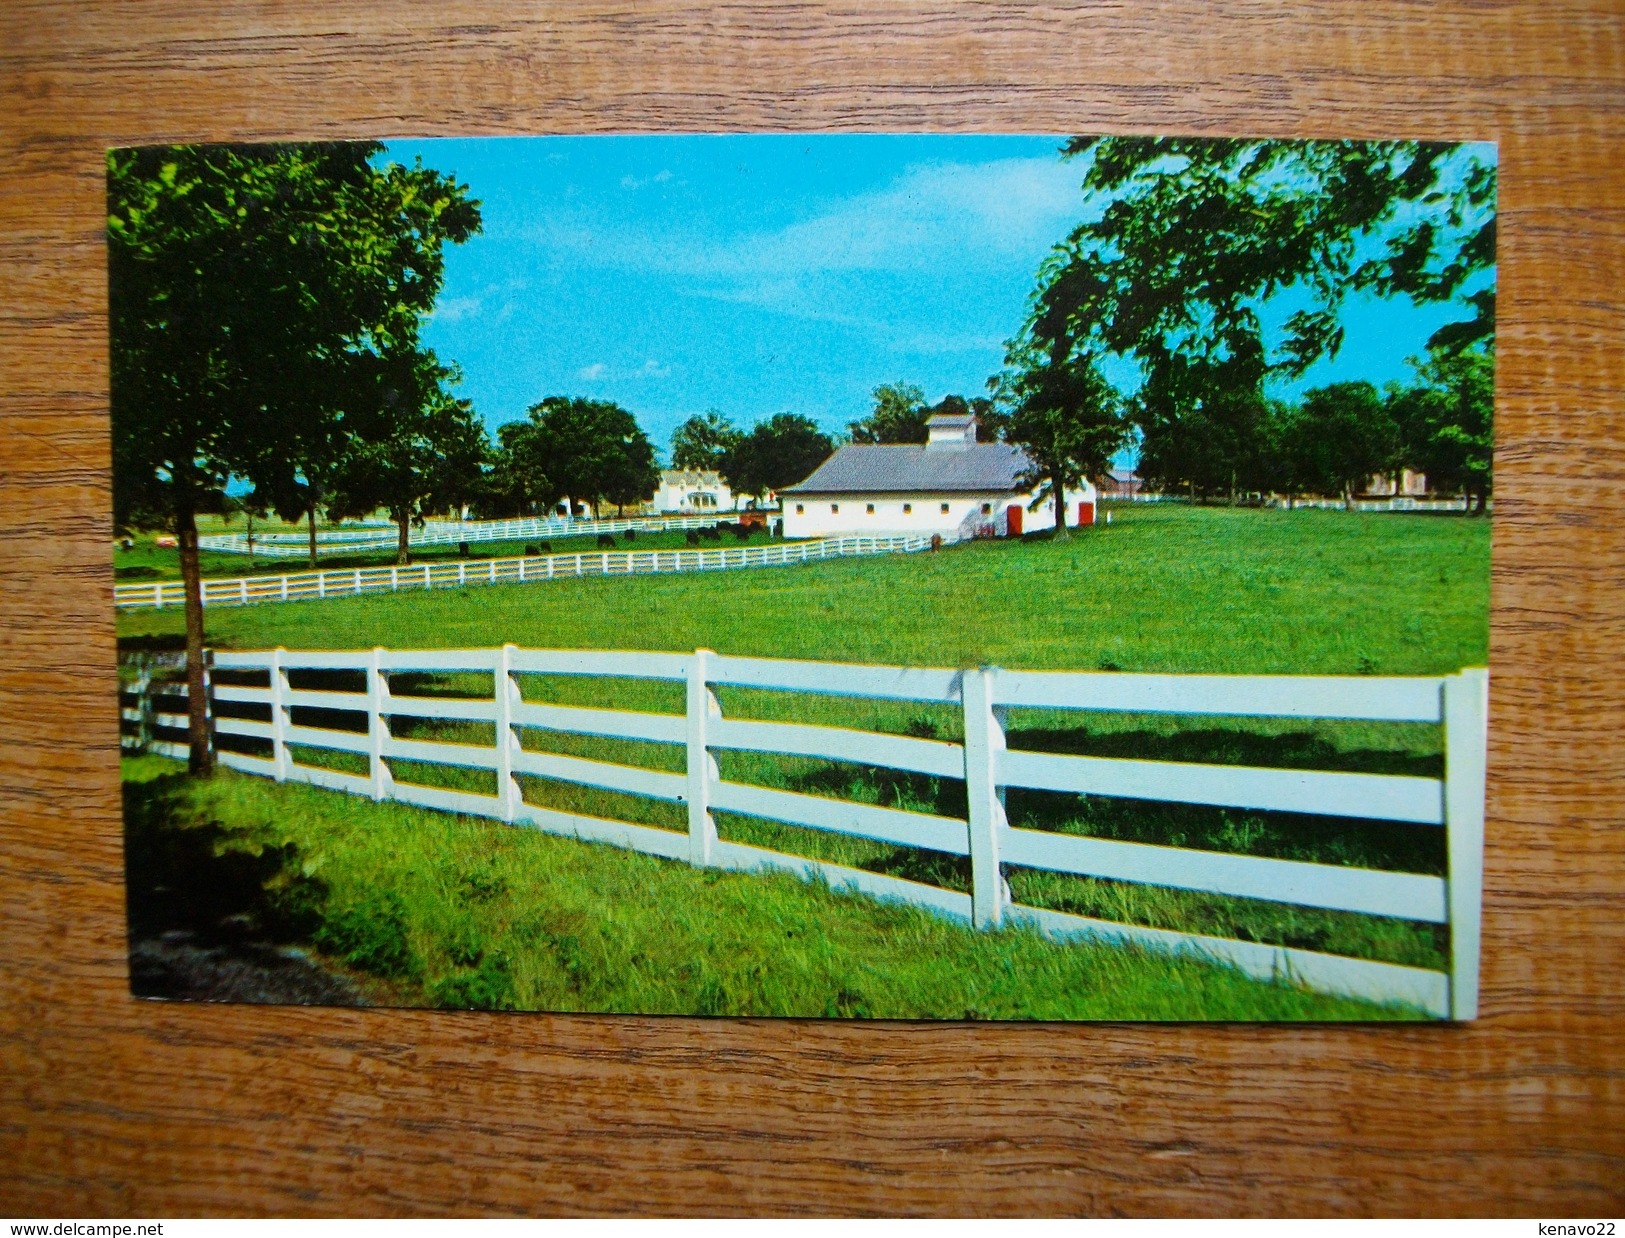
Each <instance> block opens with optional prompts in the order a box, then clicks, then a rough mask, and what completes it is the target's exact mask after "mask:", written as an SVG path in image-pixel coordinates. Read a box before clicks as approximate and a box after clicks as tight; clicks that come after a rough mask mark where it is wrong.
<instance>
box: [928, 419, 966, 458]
mask: <svg viewBox="0 0 1625 1238" xmlns="http://www.w3.org/2000/svg"><path fill="white" fill-rule="evenodd" d="M975 443H976V414H975V413H936V414H934V415H933V416H930V417H927V418H926V419H925V445H926V448H927V449H928V450H930V451H954V450H956V449H957V450H960V451H963V450H964V449H965V448H967V447H971V446H973V445H974V444H975Z"/></svg>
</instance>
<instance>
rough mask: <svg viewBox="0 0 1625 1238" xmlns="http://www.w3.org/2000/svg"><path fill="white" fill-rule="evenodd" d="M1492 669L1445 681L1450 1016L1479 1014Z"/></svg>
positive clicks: (1478, 669)
mask: <svg viewBox="0 0 1625 1238" xmlns="http://www.w3.org/2000/svg"><path fill="white" fill-rule="evenodd" d="M1488 726H1489V672H1488V671H1486V670H1484V669H1482V668H1477V667H1475V668H1471V669H1468V670H1464V671H1462V672H1461V673H1460V674H1459V675H1450V676H1448V677H1446V679H1445V681H1444V743H1445V749H1444V820H1445V848H1446V850H1447V853H1448V860H1447V864H1448V868H1447V872H1448V874H1449V875H1448V877H1447V881H1448V886H1447V889H1448V892H1449V898H1450V1017H1451V1018H1452V1019H1472V1018H1476V1017H1477V1016H1478V952H1479V932H1480V922H1481V918H1482V904H1483V897H1484V776H1485V771H1486V765H1487V759H1486V751H1485V749H1486V745H1487V743H1488V738H1489V736H1488Z"/></svg>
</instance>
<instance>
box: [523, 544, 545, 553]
mask: <svg viewBox="0 0 1625 1238" xmlns="http://www.w3.org/2000/svg"><path fill="white" fill-rule="evenodd" d="M525 553H526V554H528V555H539V554H541V553H542V552H541V551H540V550H539V549H538V548H537V547H535V546H526V547H525Z"/></svg>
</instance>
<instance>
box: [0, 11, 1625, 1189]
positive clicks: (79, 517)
mask: <svg viewBox="0 0 1625 1238" xmlns="http://www.w3.org/2000/svg"><path fill="white" fill-rule="evenodd" d="M1622 80H1625V38H1622V23H1621V15H1620V11H1619V9H1618V6H1617V5H1615V4H1611V3H1606V2H1599V3H1592V4H1586V3H1544V4H1527V5H1514V4H1497V3H1473V2H1469V0H1454V2H1448V3H1428V4H1423V3H1414V4H1413V3H1400V2H1397V0H1363V2H1362V3H1360V4H1357V5H1349V4H1342V3H1299V4H1293V5H1291V6H1285V5H1271V4H1265V3H1261V2H1258V0H1246V2H1243V0H1226V2H1221V3H1205V2H1198V0H1192V2H1190V3H1184V4H1175V3H1154V2H1152V3H1097V4H1085V5H1065V4H1060V3H1046V4H1031V5H1027V4H985V5H968V4H967V5H953V6H949V5H943V6H941V7H938V8H928V7H926V6H925V5H924V4H922V3H908V4H901V5H897V4H874V3H867V4H858V3H849V4H834V3H816V2H814V3H801V4H784V5H778V4H768V3H735V4H721V5H698V4H696V5H693V6H685V5H682V4H677V3H667V2H661V3H649V4H632V3H627V4H622V5H615V4H591V5H572V6H563V5H550V6H544V5H540V4H532V5H525V6H520V5H512V6H500V5H490V4H479V3H472V2H470V0H455V2H447V3H438V4H422V5H407V4H372V3H367V2H365V0H337V2H335V0H321V2H312V3H302V4H294V3H262V4H252V5H250V4H243V5H237V6H232V5H226V4H221V3H201V4H196V5H182V4H179V3H173V2H168V3H166V2H163V0H159V2H157V3H151V4H136V3H114V2H111V0H89V2H86V3H82V4H78V5H62V4H54V3H49V4H48V3H18V2H17V0H13V2H12V3H11V4H10V5H8V6H5V7H4V8H3V9H0V158H3V161H4V162H3V164H0V166H3V168H4V174H3V175H0V271H3V273H4V280H3V285H0V286H3V288H4V296H3V297H0V375H3V376H4V382H3V384H0V417H3V423H0V427H3V428H0V814H3V831H0V1166H3V1167H4V1168H3V1169H0V1212H9V1213H12V1214H14V1215H15V1214H25V1215H26V1214H28V1213H35V1214H38V1215H41V1216H45V1215H87V1214H103V1213H118V1214H128V1215H135V1214H146V1215H154V1214H169V1215H184V1214H193V1213H222V1212H250V1213H260V1212H271V1213H349V1212H358V1213H397V1212H429V1213H440V1212H457V1213H498V1214H502V1213H514V1214H526V1213H538V1212H548V1213H557V1212H571V1213H578V1212H579V1213H626V1212H667V1213H738V1212H775V1213H778V1212H784V1213H795V1212H876V1213H944V1212H947V1213H1017V1212H1036V1213H1094V1214H1121V1213H1262V1214H1270V1213H1294V1212H1299V1213H1302V1212H1308V1213H1317V1214H1318V1213H1334V1214H1343V1213H1348V1214H1367V1213H1394V1212H1400V1213H1424V1214H1428V1213H1441V1212H1442V1213H1492V1214H1494V1213H1537V1212H1538V1213H1543V1214H1548V1215H1550V1214H1570V1215H1572V1214H1585V1213H1592V1214H1597V1213H1604V1214H1605V1213H1608V1212H1614V1213H1617V1212H1619V1211H1620V1208H1621V1204H1622V1203H1625V1108H1622V1105H1621V1102H1622V1100H1625V1031H1622V1023H1621V1016H1622V1014H1625V1000H1622V991H1621V990H1622V983H1621V979H1620V975H1621V966H1622V964H1625V949H1622V946H1625V915H1622V914H1621V913H1622V893H1625V745H1622V743H1621V740H1620V736H1621V734H1622V733H1625V691H1622V689H1621V678H1620V673H1621V668H1620V663H1621V654H1622V651H1625V589H1622V584H1625V537H1622V535H1621V531H1620V530H1621V525H1622V518H1625V397H1622V391H1621V386H1622V384H1621V378H1622V369H1625V319H1622V292H1621V289H1622V287H1625V143H1622V141H1621V136H1620V135H1621V133H1622V132H1625V91H1622V85H1621V84H1622ZM693 129H702V130H785V129H813V130H854V129H868V130H892V131H897V130H921V129H925V130H942V131H945V130H984V131H1029V132H1033V131H1036V132H1075V131H1096V130H1102V131H1118V132H1190V133H1214V134H1218V133H1240V134H1248V135H1258V134H1272V135H1298V136H1310V135H1316V136H1363V137H1378V136H1397V135H1405V136H1416V137H1428V138H1481V139H1482V138H1490V139H1495V140H1497V141H1499V142H1500V143H1501V169H1502V179H1501V184H1502V205H1501V218H1502V228H1501V245H1502V249H1501V268H1500V279H1501V289H1502V292H1501V307H1502V327H1501V335H1500V376H1499V407H1498V453H1499V460H1498V479H1497V480H1498V487H1497V504H1498V510H1497V513H1496V517H1495V519H1496V532H1495V552H1494V554H1495V569H1494V570H1495V587H1494V599H1495V615H1494V631H1493V664H1494V685H1493V689H1492V695H1493V704H1492V737H1491V752H1490V756H1491V778H1490V822H1489V827H1488V833H1489V841H1488V849H1487V856H1486V887H1487V888H1486V896H1485V915H1484V933H1485V938H1484V977H1483V978H1484V989H1483V1017H1482V1018H1481V1019H1480V1020H1479V1021H1478V1022H1477V1023H1475V1024H1473V1025H1472V1026H1467V1027H1425V1028H1401V1029H1370V1028H1343V1027H1319V1028H1286V1027H1254V1026H1173V1027H1160V1026H1141V1025H1104V1026H1015V1027H1011V1026H911V1025H897V1024H890V1025H878V1026H875V1025H859V1026H851V1025H841V1024H823V1023H814V1022H787V1023H772V1022H731V1021H703V1020H685V1019H631V1018H601V1017H549V1016H530V1015H525V1016H489V1015H486V1016H482V1015H464V1014H434V1013H399V1012H378V1011H359V1010H314V1011H312V1010H302V1009H278V1008H255V1007H208V1006H193V1007H186V1006H165V1005H161V1004H153V1003H142V1002H138V1001H134V1000H132V999H131V998H130V997H129V996H128V992H127V988H126V972H125V961H124V901H123V890H122V881H121V878H122V858H121V847H120V823H119V817H118V788H117V776H116V762H115V757H116V747H115V744H116V740H115V729H114V709H113V701H114V696H113V692H114V680H113V675H112V658H113V639H112V619H111V615H112V610H111V584H112V582H111V573H110V571H109V561H108V560H109V554H108V543H107V534H108V523H107V522H108V516H107V513H108V473H107V466H108V434H107V420H106V409H107V362H106V345H105V340H104V333H105V329H106V322H105V296H106V286H105V274H104V256H103V249H102V238H101V227H102V217H103V205H102V192H103V189H102V173H101V168H102V151H103V149H104V148H105V147H107V146H109V145H115V144H123V143H136V142H157V141H173V140H182V139H184V140H197V139H210V140H229V139H269V138H298V137H307V138H308V137H318V136H346V137H363V136H369V137H370V136H390V135H394V136H400V135H422V136H430V135H442V134H490V133H550V132H606V131H639V130H641V131H649V130H693Z"/></svg>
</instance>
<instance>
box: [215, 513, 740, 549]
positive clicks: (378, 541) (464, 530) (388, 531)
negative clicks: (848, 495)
mask: <svg viewBox="0 0 1625 1238" xmlns="http://www.w3.org/2000/svg"><path fill="white" fill-rule="evenodd" d="M720 519H721V517H720V516H631V517H626V518H623V519H616V520H580V519H575V518H573V517H569V516H527V517H524V518H521V519H517V520H430V521H428V522H427V523H425V524H424V525H422V526H421V527H416V528H411V529H408V530H407V543H408V544H409V545H412V546H454V545H456V544H457V543H458V542H514V541H520V540H521V539H524V538H531V537H592V536H594V535H596V534H599V533H624V532H626V531H627V530H629V529H635V530H637V531H638V532H639V533H660V532H664V531H666V530H668V529H705V528H709V527H711V526H712V525H714V524H716V523H717V522H718V521H719V520H720ZM399 539H400V535H399V533H397V532H396V528H395V526H394V525H392V524H389V525H383V526H379V525H365V526H360V527H356V528H348V529H343V528H341V529H318V530H317V531H316V545H317V546H318V547H319V548H322V549H327V550H339V551H358V550H392V549H394V548H395V546H396V545H398V544H399ZM198 546H199V547H200V548H202V549H204V550H215V551H220V552H222V553H225V554H257V555H264V556H265V557H266V558H268V559H296V558H299V557H301V556H303V555H306V554H309V553H310V535H309V534H308V533H260V534H256V535H255V536H254V537H253V539H252V541H250V538H249V536H248V534H246V533H216V534H210V535H209V536H206V537H200V538H198Z"/></svg>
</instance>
